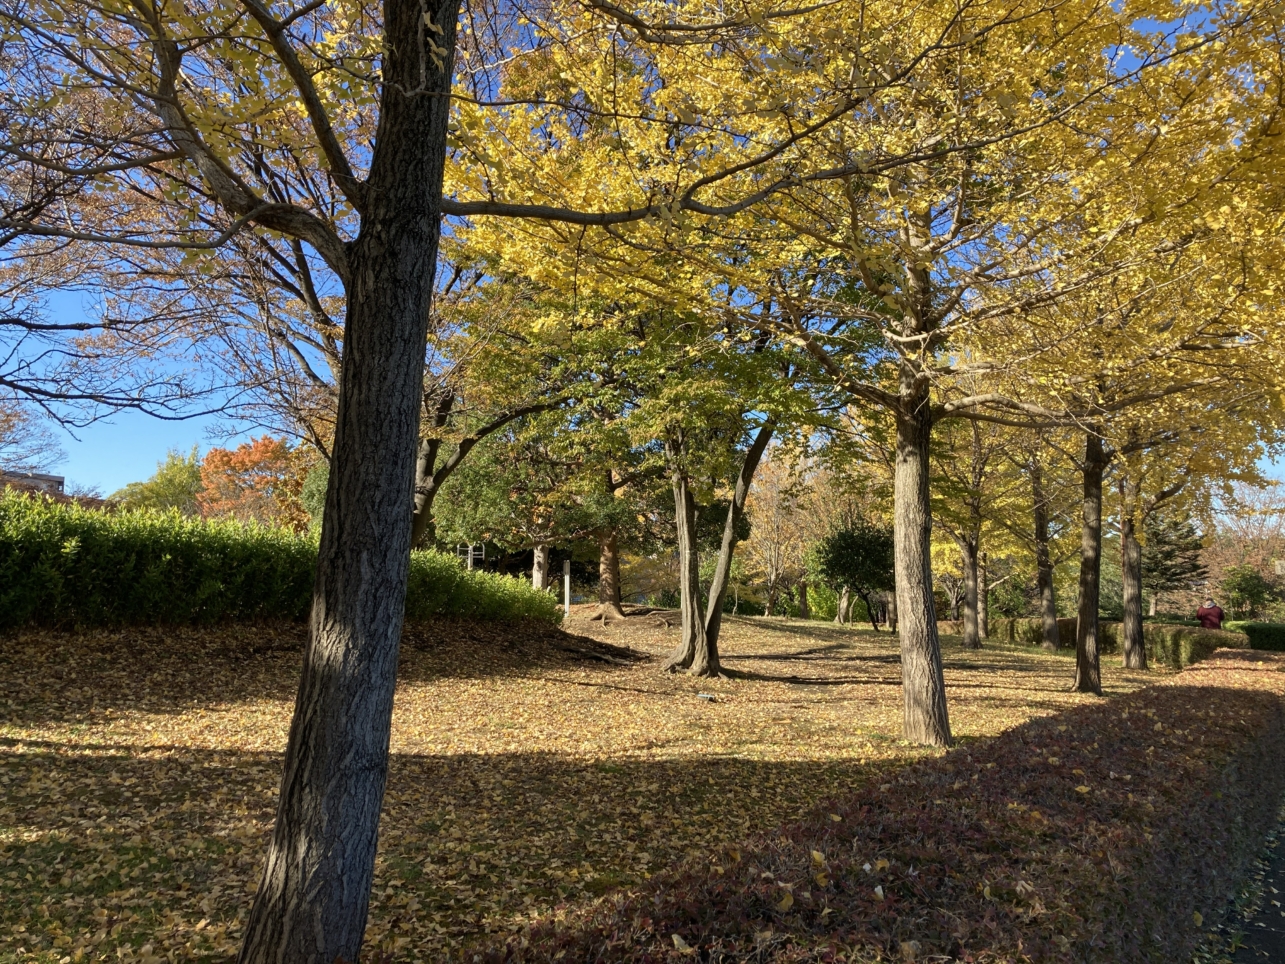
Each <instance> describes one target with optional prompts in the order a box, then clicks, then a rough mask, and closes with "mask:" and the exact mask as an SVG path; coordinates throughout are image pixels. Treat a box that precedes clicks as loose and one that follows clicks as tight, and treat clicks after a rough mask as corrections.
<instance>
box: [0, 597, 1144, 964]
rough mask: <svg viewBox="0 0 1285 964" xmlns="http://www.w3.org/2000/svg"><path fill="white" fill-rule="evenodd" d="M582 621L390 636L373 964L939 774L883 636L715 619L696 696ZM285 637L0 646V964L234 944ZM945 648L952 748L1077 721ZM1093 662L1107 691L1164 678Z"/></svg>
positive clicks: (416, 955)
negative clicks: (396, 668)
mask: <svg viewBox="0 0 1285 964" xmlns="http://www.w3.org/2000/svg"><path fill="white" fill-rule="evenodd" d="M586 616H587V611H586V612H580V613H578V614H573V616H572V618H570V619H569V620H568V621H567V623H566V624H565V626H564V628H565V629H566V630H568V631H569V633H570V635H568V634H567V633H563V632H562V631H559V630H555V629H552V628H550V627H504V626H497V625H494V624H491V625H488V624H470V623H462V622H455V623H443V624H441V625H440V626H439V627H436V628H434V629H424V628H417V629H413V630H409V631H408V633H407V637H406V642H405V644H404V647H403V661H402V667H401V681H400V685H399V690H398V695H397V704H396V715H395V719H394V729H393V745H392V750H393V761H392V768H391V775H390V780H389V788H388V797H387V801H386V810H385V816H384V822H383V830H382V838H381V856H380V860H379V865H378V868H377V871H376V877H377V881H376V887H375V892H374V897H373V901H372V905H371V915H370V927H369V931H368V941H369V947H370V949H371V952H372V953H371V956H372V957H374V956H375V955H374V954H373V951H375V950H379V951H384V952H391V956H392V957H393V958H394V959H396V960H398V961H402V960H405V961H437V960H442V959H445V958H449V957H451V956H453V955H452V952H453V951H454V950H455V949H458V948H463V947H467V946H469V945H471V944H474V943H478V942H481V943H493V942H494V941H496V940H502V939H503V938H504V936H505V935H507V934H511V933H514V932H517V931H520V930H522V929H524V928H526V927H527V926H529V925H531V924H533V923H538V922H541V921H544V922H548V921H550V920H558V919H567V920H570V919H572V918H574V917H578V916H581V915H583V914H584V913H585V912H587V911H588V910H590V909H591V905H592V904H593V903H594V902H595V901H597V900H599V899H601V897H602V895H604V894H612V895H613V896H614V895H617V894H619V893H621V892H622V891H628V890H629V889H630V888H631V887H633V886H636V885H639V884H641V883H642V882H643V881H645V880H646V879H647V878H649V877H650V876H651V875H652V874H655V873H657V872H658V871H660V870H662V869H664V868H669V867H671V866H673V865H674V864H675V863H676V862H679V861H681V860H683V859H684V858H687V857H691V856H697V857H700V856H703V855H708V854H712V853H714V852H715V851H716V850H718V849H719V848H723V847H726V846H728V845H729V844H731V843H734V842H735V841H738V840H742V839H744V838H746V837H747V836H750V835H753V834H755V833H759V832H763V831H768V830H770V829H772V828H773V827H776V826H778V825H781V824H783V823H787V822H790V821H794V820H798V819H799V818H800V817H801V816H803V815H804V814H806V813H808V812H809V811H812V810H814V809H815V808H816V807H817V806H818V805H820V804H823V803H825V802H826V801H828V800H830V799H833V798H837V797H841V796H843V795H846V794H850V793H852V792H855V791H857V790H860V789H862V788H871V787H878V786H882V785H884V784H885V783H887V782H889V781H891V780H893V779H895V777H896V774H897V773H898V772H899V771H901V770H902V769H904V768H905V767H907V766H910V765H912V764H914V763H915V762H916V761H918V760H922V759H923V758H924V757H926V756H934V755H936V751H929V750H925V749H922V748H917V747H911V746H907V745H903V744H901V743H900V742H899V741H898V739H897V734H898V732H899V730H900V714H901V692H900V689H899V686H898V664H897V651H896V647H895V644H894V641H893V640H892V638H891V637H889V636H888V634H886V633H884V634H879V635H875V634H873V633H871V632H870V631H869V630H863V629H860V628H855V629H854V628H845V627H838V626H834V625H831V624H826V623H819V622H809V623H803V622H798V621H786V620H782V619H731V620H729V621H728V622H727V623H726V624H725V630H724V633H725V635H724V640H723V643H722V650H723V653H724V658H725V664H726V666H727V667H728V668H729V669H731V670H733V671H735V672H736V674H737V676H738V678H735V679H729V680H713V681H711V680H694V679H689V678H687V677H684V676H670V675H665V674H662V673H661V672H660V671H659V659H658V657H659V656H660V655H661V654H663V653H664V652H665V650H667V649H668V648H669V647H671V646H672V645H673V643H674V640H675V637H676V632H677V631H676V629H674V628H673V626H672V625H666V623H665V620H664V618H663V616H645V615H644V616H633V617H631V618H630V619H629V620H628V621H626V622H625V623H623V624H620V623H617V624H611V625H608V626H605V627H604V626H602V625H601V624H599V623H595V622H591V621H589V620H588V619H587V618H586ZM674 622H676V621H675V620H674V619H673V618H672V616H671V618H670V623H671V624H672V623H674ZM301 642H302V630H301V629H300V628H299V627H295V626H281V627H268V628H256V627H247V626H237V627H230V628H224V629H218V630H215V629H192V628H186V629H147V630H135V631H122V632H92V633H86V634H83V635H72V634H52V633H38V634H37V633H27V634H21V635H19V636H16V637H10V638H8V639H5V640H3V641H0V961H4V962H8V961H41V962H57V961H66V960H72V961H75V960H96V959H111V960H167V959H168V960H171V961H178V960H202V959H209V960H216V959H217V960H221V959H224V958H226V957H227V955H228V954H230V953H232V952H233V951H234V949H235V947H236V945H237V942H238V938H239V935H240V927H241V925H242V922H243V921H244V919H245V916H246V914H247V911H248V908H249V902H250V899H251V896H252V893H253V890H254V888H255V885H256V883H257V880H258V875H259V870H260V866H261V861H262V858H263V855H264V849H265V844H266V841H267V836H268V834H269V831H270V827H271V819H272V816H273V807H274V803H275V797H276V788H277V781H278V779H279V770H280V762H281V751H282V749H283V747H284V744H285V739H286V733H287V729H288V726H289V721H290V711H291V706H292V701H293V697H294V691H295V687H296V685H297V673H298V667H299V662H300V646H301ZM604 643H605V644H609V645H603V644H604ZM945 648H946V673H947V684H948V688H949V695H950V700H951V714H952V724H953V726H954V730H955V733H956V735H957V736H958V737H959V738H960V740H961V742H962V743H963V744H964V745H965V746H968V745H971V744H978V742H979V741H980V740H981V739H982V738H984V737H988V736H992V735H994V734H997V733H999V732H1001V731H1004V730H1006V729H1008V728H1011V727H1013V726H1015V725H1018V724H1021V723H1023V722H1024V721H1027V720H1029V719H1031V718H1033V717H1038V716H1045V715H1049V714H1054V713H1058V712H1061V711H1064V710H1068V709H1071V708H1073V707H1076V706H1079V705H1083V704H1086V703H1091V702H1094V701H1093V700H1092V699H1091V698H1089V697H1083V696H1078V695H1073V694H1071V693H1068V692H1066V688H1067V685H1068V684H1069V681H1070V677H1071V673H1072V670H1073V663H1072V662H1071V661H1070V660H1068V659H1067V658H1066V656H1065V655H1062V654H1055V655H1049V654H1045V653H1042V652H1039V651H1034V650H1021V649H1015V648H1004V649H1000V648H994V649H986V650H982V651H980V652H971V653H964V652H962V651H961V650H959V648H958V640H955V639H950V638H948V639H946V640H945ZM1104 668H1105V676H1106V688H1107V691H1108V694H1109V695H1118V694H1122V693H1125V692H1128V691H1131V690H1134V689H1136V688H1138V687H1140V686H1143V685H1145V684H1147V683H1148V682H1152V681H1156V680H1157V679H1158V678H1159V677H1160V676H1161V675H1162V674H1160V673H1151V674H1148V673H1140V672H1126V671H1124V670H1122V669H1121V668H1120V666H1119V661H1118V659H1117V658H1113V657H1108V658H1107V659H1106V661H1105V667H1104ZM701 694H705V695H708V696H712V697H713V699H712V700H711V699H705V698H702V695H701Z"/></svg>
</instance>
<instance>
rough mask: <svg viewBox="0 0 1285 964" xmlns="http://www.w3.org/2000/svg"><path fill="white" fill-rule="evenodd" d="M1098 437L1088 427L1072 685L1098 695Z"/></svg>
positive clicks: (1102, 460) (1102, 463)
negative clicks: (1077, 617) (1073, 683)
mask: <svg viewBox="0 0 1285 964" xmlns="http://www.w3.org/2000/svg"><path fill="white" fill-rule="evenodd" d="M1105 470H1106V454H1105V453H1104V451H1103V448H1102V438H1101V436H1099V435H1098V434H1097V431H1096V429H1095V427H1090V429H1089V431H1088V432H1087V433H1086V435H1085V443H1084V516H1083V518H1084V523H1083V527H1082V529H1081V532H1080V599H1079V613H1078V615H1079V619H1078V622H1077V624H1076V634H1075V685H1074V686H1073V687H1072V689H1074V690H1075V691H1076V692H1079V693H1096V694H1097V695H1098V696H1101V695H1102V667H1101V664H1100V662H1099V660H1098V603H1099V593H1100V588H1101V578H1102V475H1103V473H1104V472H1105Z"/></svg>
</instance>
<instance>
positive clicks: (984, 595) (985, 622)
mask: <svg viewBox="0 0 1285 964" xmlns="http://www.w3.org/2000/svg"><path fill="white" fill-rule="evenodd" d="M1000 581H1001V582H1002V581H1003V580H1000ZM990 592H991V580H990V570H989V568H988V567H987V565H986V553H984V552H983V553H982V554H981V555H979V556H978V557H977V635H978V636H980V637H981V638H982V639H988V638H990V634H991V617H990Z"/></svg>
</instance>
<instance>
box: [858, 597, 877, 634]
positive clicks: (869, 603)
mask: <svg viewBox="0 0 1285 964" xmlns="http://www.w3.org/2000/svg"><path fill="white" fill-rule="evenodd" d="M861 598H862V600H864V601H865V604H866V615H867V616H868V617H870V625H871V626H872V627H873V628H874V631H875V632H876V633H877V632H879V619H878V617H877V616H876V615H875V613H876V611H877V609H878V607H877V605H876V603H875V599H874V594H873V593H863V594H862V596H861Z"/></svg>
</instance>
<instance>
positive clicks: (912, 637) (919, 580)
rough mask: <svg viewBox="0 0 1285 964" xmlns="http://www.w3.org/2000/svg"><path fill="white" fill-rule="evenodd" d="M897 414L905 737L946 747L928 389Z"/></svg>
mask: <svg viewBox="0 0 1285 964" xmlns="http://www.w3.org/2000/svg"><path fill="white" fill-rule="evenodd" d="M896 414H897V459H896V468H895V475H894V500H895V513H894V526H893V538H894V545H895V549H896V553H895V554H896V567H895V568H896V580H897V616H898V619H899V626H898V628H899V630H900V636H901V688H902V699H903V701H904V709H903V735H904V737H905V739H907V740H910V741H912V742H914V743H927V744H931V745H934V746H949V745H950V742H951V736H950V716H949V714H948V712H947V710H946V680H945V674H944V672H943V670H942V662H941V641H940V640H939V639H938V637H937V614H936V612H935V610H934V607H933V582H932V579H933V577H932V558H931V540H932V513H931V507H930V503H929V495H928V456H929V445H930V441H931V438H932V416H931V412H930V409H929V405H928V398H927V390H926V389H925V390H923V391H922V392H921V393H920V396H919V398H918V405H917V406H916V407H915V408H914V409H913V410H911V411H909V412H898V413H896Z"/></svg>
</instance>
